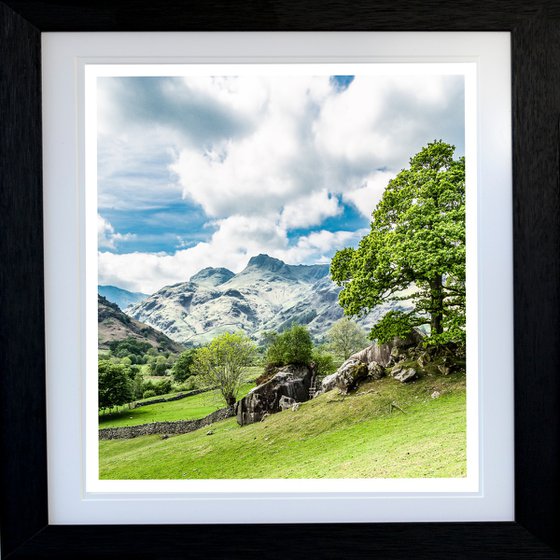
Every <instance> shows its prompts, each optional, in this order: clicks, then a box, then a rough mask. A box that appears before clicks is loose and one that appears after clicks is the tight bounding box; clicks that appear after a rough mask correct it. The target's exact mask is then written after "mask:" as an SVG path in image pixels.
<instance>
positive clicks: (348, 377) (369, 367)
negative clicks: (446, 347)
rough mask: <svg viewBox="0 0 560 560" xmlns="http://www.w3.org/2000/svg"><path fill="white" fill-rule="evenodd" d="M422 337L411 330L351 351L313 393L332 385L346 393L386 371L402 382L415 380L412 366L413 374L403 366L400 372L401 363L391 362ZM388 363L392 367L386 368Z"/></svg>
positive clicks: (330, 387)
mask: <svg viewBox="0 0 560 560" xmlns="http://www.w3.org/2000/svg"><path fill="white" fill-rule="evenodd" d="M422 338H423V335H422V333H421V332H420V331H417V330H413V331H412V332H411V334H410V336H408V337H407V338H394V339H393V340H391V342H388V343H386V344H377V343H373V344H370V345H369V346H368V347H367V348H364V349H363V350H360V351H359V352H356V353H355V354H352V356H350V358H348V359H347V360H346V361H345V362H344V363H343V364H342V365H341V366H340V367H339V368H338V370H337V371H336V372H335V373H332V374H331V375H327V376H326V377H324V378H323V381H322V382H321V386H320V388H319V390H318V391H317V392H316V393H315V396H318V395H321V394H323V393H326V392H327V391H331V390H332V389H334V388H335V387H338V388H339V389H340V390H341V391H343V392H345V393H347V392H349V391H351V390H352V389H355V388H356V387H357V385H358V384H359V382H360V381H362V380H363V379H365V378H366V377H369V378H370V379H381V378H382V377H384V376H385V375H386V372H387V371H390V373H391V375H392V376H393V377H395V379H398V380H399V381H402V382H403V383H404V382H406V381H410V380H411V379H415V378H416V377H417V375H418V374H417V371H416V370H415V369H413V370H412V371H413V372H414V373H413V374H412V373H411V372H410V371H409V369H412V368H407V369H406V372H404V373H403V366H402V365H399V364H397V365H394V364H395V362H398V361H399V359H400V361H401V362H402V360H403V357H404V356H406V355H407V353H410V352H413V351H414V348H416V347H417V346H418V344H419V343H420V342H421V341H422ZM391 365H393V368H392V369H391V370H389V369H388V368H390V367H391ZM411 376H412V377H411Z"/></svg>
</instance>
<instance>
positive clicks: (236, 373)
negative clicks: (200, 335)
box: [193, 333, 255, 406]
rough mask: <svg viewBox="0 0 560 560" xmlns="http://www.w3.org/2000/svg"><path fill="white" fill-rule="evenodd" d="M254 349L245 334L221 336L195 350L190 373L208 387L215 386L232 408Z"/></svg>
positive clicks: (225, 334)
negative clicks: (193, 372) (193, 371)
mask: <svg viewBox="0 0 560 560" xmlns="http://www.w3.org/2000/svg"><path fill="white" fill-rule="evenodd" d="M254 353H255V346H254V344H253V343H252V342H251V340H250V339H249V337H247V336H246V335H244V334H241V333H224V334H222V335H219V336H217V337H216V338H214V339H213V340H212V342H210V344H208V346H203V347H202V348H199V349H198V350H196V354H195V358H194V364H193V369H194V370H195V371H196V372H197V373H198V375H199V376H201V377H202V378H203V379H204V380H205V381H206V382H207V384H208V385H216V386H217V387H218V389H219V391H220V393H221V394H222V397H223V398H224V400H225V401H226V404H227V405H228V406H231V405H233V404H234V403H235V401H236V400H237V394H238V392H239V388H240V386H241V383H242V381H243V370H244V368H245V366H248V365H250V364H251V361H252V359H253V356H254Z"/></svg>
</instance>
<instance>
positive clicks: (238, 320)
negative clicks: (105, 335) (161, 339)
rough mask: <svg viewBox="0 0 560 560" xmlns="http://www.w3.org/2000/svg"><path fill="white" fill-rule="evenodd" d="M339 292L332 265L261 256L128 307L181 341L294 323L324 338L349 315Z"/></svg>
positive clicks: (209, 271)
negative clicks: (241, 267)
mask: <svg viewBox="0 0 560 560" xmlns="http://www.w3.org/2000/svg"><path fill="white" fill-rule="evenodd" d="M339 292H340V288H339V287H338V286H336V284H334V282H332V280H331V279H330V277H329V266H328V265H311V266H306V265H297V266H295V265H288V264H285V263H284V262H282V261H280V260H278V259H274V258H271V257H269V256H267V255H258V256H257V257H253V258H252V259H251V260H250V261H249V263H248V265H247V267H246V268H245V269H244V270H242V271H241V272H239V273H238V274H234V273H233V272H231V271H229V270H227V269H224V268H206V269H203V270H201V271H200V272H198V273H197V274H195V275H194V276H193V277H192V278H191V279H190V281H189V282H184V283H181V284H175V285H173V286H166V287H165V288H162V289H161V290H159V291H158V292H156V293H155V294H153V295H151V296H149V297H148V298H146V299H145V300H143V301H142V302H140V303H138V304H137V305H135V306H134V307H132V308H131V309H128V310H127V312H128V314H129V315H131V316H132V317H134V318H135V319H138V320H139V321H143V322H145V323H147V324H148V325H151V326H152V327H154V328H157V329H159V330H160V331H162V332H163V333H164V334H166V335H167V336H169V337H170V338H172V339H174V340H176V341H177V342H180V343H193V344H204V343H207V342H209V341H210V340H212V338H214V337H215V336H216V335H218V334H221V333H223V332H233V331H244V332H245V333H246V334H248V335H249V336H251V338H253V339H256V340H258V339H259V338H260V336H261V334H262V333H263V332H265V331H273V330H274V331H279V330H282V329H283V328H285V327H289V326H290V325H291V324H292V323H293V322H296V323H299V324H304V325H307V327H308V328H309V331H310V332H311V334H312V335H313V336H315V337H317V338H321V336H322V335H323V334H324V333H325V332H326V331H327V330H328V329H329V328H330V327H331V326H332V324H333V322H334V321H336V320H337V319H340V318H341V317H342V316H343V312H342V308H341V307H340V305H339V304H338V293H339ZM386 310H387V309H384V308H379V309H376V310H375V312H374V313H372V314H370V315H368V317H365V318H364V319H362V320H360V321H359V322H360V323H361V324H362V325H363V326H364V327H366V328H367V327H371V326H372V325H373V323H374V322H375V320H377V319H378V318H379V317H380V316H382V315H383V314H384V313H385V311H386Z"/></svg>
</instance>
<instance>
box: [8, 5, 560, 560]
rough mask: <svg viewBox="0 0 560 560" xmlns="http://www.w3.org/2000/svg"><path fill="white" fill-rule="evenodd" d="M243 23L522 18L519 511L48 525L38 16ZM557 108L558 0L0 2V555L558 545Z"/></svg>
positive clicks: (455, 25) (339, 27) (155, 25)
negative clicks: (404, 518) (445, 517)
mask: <svg viewBox="0 0 560 560" xmlns="http://www.w3.org/2000/svg"><path fill="white" fill-rule="evenodd" d="M232 30H235V31H315V30H317V31H318V30H322V31H324V30H327V31H411V30H420V31H442V30H443V31H508V32H510V33H511V39H512V77H513V78H512V79H513V81H512V88H513V90H512V94H513V97H512V99H513V104H512V110H513V115H512V118H513V177H514V182H513V198H514V214H513V216H512V219H513V226H514V319H515V446H516V451H515V471H516V483H515V522H511V523H496V522H494V523H433V524H426V523H402V524H329V525H319V524H313V525H296V524H293V525H259V526H250V525H222V526H216V525H205V526H188V525H149V526H134V525H119V526H104V525H95V526H94V525H92V526H83V525H82V526H56V525H49V523H48V494H47V444H46V406H45V357H44V356H45V343H44V294H43V270H44V263H43V235H42V178H41V142H42V139H41V64H40V63H41V32H47V31H232ZM559 115H560V4H559V3H558V2H554V1H547V0H533V1H532V2H525V1H516V0H486V1H479V0H476V1H471V2H467V1H463V2H448V1H446V0H429V1H426V0H424V1H421V0H405V1H397V0H380V1H377V2H374V1H371V0H370V1H368V0H354V2H352V3H348V4H347V3H344V2H336V1H332V0H331V1H326V0H323V1H318V0H317V1H310V0H300V1H299V2H297V1H295V0H290V1H288V0H268V1H266V2H258V1H257V0H244V1H240V2H236V3H235V4H233V3H229V2H227V1H226V0H221V1H216V0H207V1H203V0H194V1H191V2H181V1H179V0H160V1H158V2H157V3H156V2H151V1H148V0H135V1H134V2H132V1H130V0H127V1H125V0H112V1H109V0H96V1H90V2H87V3H80V2H79V1H74V0H57V1H46V0H23V1H18V0H5V1H4V2H0V185H1V189H0V209H1V219H0V223H1V224H2V228H1V229H2V235H1V236H0V263H1V265H0V313H1V315H0V341H1V343H2V361H1V363H2V367H1V376H0V379H1V392H0V422H1V423H0V425H1V434H2V435H1V441H0V457H1V459H0V484H1V486H0V496H1V498H0V517H1V530H2V533H1V536H2V542H1V549H2V557H3V558H38V557H52V558H66V557H68V558H70V557H72V558H113V557H114V558H120V559H122V558H128V557H134V558H140V559H144V558H146V559H147V558H187V557H188V558H198V557H204V558H228V559H231V558H257V557H259V558H277V557H282V558H300V557H306V558H383V559H385V558H387V559H391V558H417V559H423V558H426V559H427V558H430V559H434V558H442V559H443V558H445V559H455V558H461V559H463V558H465V559H466V558H473V559H474V558H476V559H484V558H488V559H493V560H497V559H502V558H503V559H506V558H507V559H509V558H527V559H529V558H530V559H540V558H560V556H558V555H557V554H556V552H557V551H559V550H560V530H559V529H560V476H559V474H560V372H559V365H560V344H559V343H558V342H559V341H558V338H559V333H560V305H559V303H560V302H559V296H560V256H559V255H560V253H559V251H560V243H559V242H560V220H559V216H560V213H559V209H560V175H559V160H560V126H559ZM555 551H556V552H555Z"/></svg>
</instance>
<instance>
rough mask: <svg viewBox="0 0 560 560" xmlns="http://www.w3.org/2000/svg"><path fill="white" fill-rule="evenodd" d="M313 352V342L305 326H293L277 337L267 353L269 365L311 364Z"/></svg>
mask: <svg viewBox="0 0 560 560" xmlns="http://www.w3.org/2000/svg"><path fill="white" fill-rule="evenodd" d="M312 352H313V341H312V340H311V336H310V334H309V331H308V330H307V329H306V328H305V327H304V326H303V325H292V326H291V327H290V328H289V329H288V330H286V331H284V332H283V333H281V334H278V335H276V336H275V337H274V338H273V339H272V342H271V344H270V346H269V348H268V351H267V353H266V362H267V364H271V365H275V366H283V365H287V364H309V362H311V355H312Z"/></svg>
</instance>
